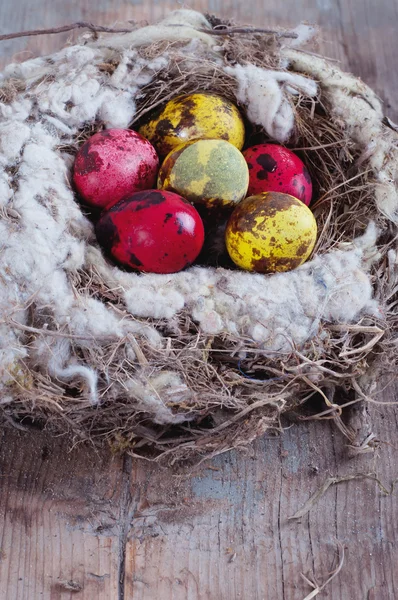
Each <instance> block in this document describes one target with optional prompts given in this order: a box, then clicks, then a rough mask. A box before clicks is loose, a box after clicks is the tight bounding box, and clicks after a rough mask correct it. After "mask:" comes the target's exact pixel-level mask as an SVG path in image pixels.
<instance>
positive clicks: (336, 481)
mask: <svg viewBox="0 0 398 600" xmlns="http://www.w3.org/2000/svg"><path fill="white" fill-rule="evenodd" d="M355 479H370V480H371V481H375V482H376V483H377V485H378V486H379V489H380V490H381V491H382V492H383V494H385V495H386V496H390V495H391V494H392V493H393V492H394V489H395V485H396V483H397V480H394V481H393V482H392V484H391V489H390V490H388V489H387V488H386V486H385V485H383V483H382V482H381V481H380V479H379V478H378V477H377V476H376V475H375V474H374V473H354V474H353V475H344V476H343V477H329V478H328V479H326V481H325V482H324V484H323V485H322V486H321V487H320V488H319V490H317V491H316V492H315V494H313V495H312V496H311V497H310V498H309V499H308V500H307V502H306V503H305V504H304V506H303V507H302V508H301V509H300V510H298V511H297V512H296V513H295V514H294V515H293V516H292V517H289V521H290V520H293V519H301V518H302V517H304V516H305V515H306V514H307V513H309V512H310V510H311V508H313V506H314V505H315V504H316V503H317V502H318V500H320V499H321V498H322V496H323V495H324V494H325V492H327V490H328V489H329V488H330V486H331V485H337V484H339V483H343V482H344V481H353V480H355Z"/></svg>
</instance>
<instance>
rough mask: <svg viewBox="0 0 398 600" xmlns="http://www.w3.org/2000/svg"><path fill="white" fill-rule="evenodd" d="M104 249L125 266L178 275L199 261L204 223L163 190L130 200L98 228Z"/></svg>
mask: <svg viewBox="0 0 398 600" xmlns="http://www.w3.org/2000/svg"><path fill="white" fill-rule="evenodd" d="M96 234H97V239H98V241H99V243H100V244H101V246H102V247H103V248H104V249H105V250H106V251H107V252H108V253H109V254H110V255H111V256H112V257H113V258H114V259H115V261H117V262H118V263H121V264H122V265H125V266H128V267H131V268H133V269H136V270H138V271H145V272H147V273H176V272H177V271H181V269H184V267H187V266H189V265H190V264H191V263H193V261H194V260H195V259H196V258H197V256H198V254H199V252H200V251H201V249H202V246H203V242H204V228H203V222H202V219H201V218H200V216H199V213H198V211H197V210H196V208H194V207H193V206H192V204H190V203H189V202H188V201H187V200H185V199H184V198H182V196H179V195H178V194H174V192H165V191H163V190H146V191H144V192H137V193H135V194H131V195H130V196H127V197H126V198H124V199H123V200H121V201H120V202H118V203H117V204H115V205H114V206H113V207H112V208H111V209H110V210H108V211H107V212H104V213H103V214H102V216H101V218H100V220H99V221H98V223H97V225H96Z"/></svg>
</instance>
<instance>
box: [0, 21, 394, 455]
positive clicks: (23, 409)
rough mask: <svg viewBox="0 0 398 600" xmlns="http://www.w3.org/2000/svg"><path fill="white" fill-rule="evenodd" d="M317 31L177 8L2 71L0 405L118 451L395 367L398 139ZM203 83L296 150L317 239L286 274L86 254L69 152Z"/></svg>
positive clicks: (207, 435) (21, 420) (250, 124)
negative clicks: (237, 22)
mask: <svg viewBox="0 0 398 600" xmlns="http://www.w3.org/2000/svg"><path fill="white" fill-rule="evenodd" d="M312 34H313V31H312V30H311V28H310V27H307V26H300V27H298V28H297V29H296V30H294V31H290V32H286V31H266V30H256V29H254V28H239V27H234V26H232V25H231V24H230V23H223V22H221V21H219V20H218V19H215V18H214V17H204V16H203V15H201V14H199V13H194V12H192V11H176V12H174V13H171V15H169V17H167V19H165V20H164V21H162V22H161V23H159V24H157V25H151V26H146V27H132V30H131V31H129V32H124V33H118V34H115V33H114V34H112V35H109V34H107V36H103V37H101V38H98V36H97V35H94V36H93V35H92V34H90V35H89V36H86V37H83V38H82V39H81V41H80V42H79V43H78V44H76V45H72V46H68V47H66V48H65V49H63V50H61V51H60V52H58V53H56V54H54V55H52V56H47V57H43V58H38V59H34V60H29V61H27V62H25V63H22V64H19V65H10V66H9V67H7V68H6V70H5V72H4V73H3V75H2V79H1V80H0V86H1V87H0V114H1V122H0V161H1V166H2V172H1V173H0V239H1V251H0V282H1V287H0V336H1V337H0V392H1V399H0V408H1V411H0V415H1V418H2V419H3V420H4V421H7V422H8V423H11V424H13V425H15V426H17V427H25V426H27V425H29V424H33V425H35V426H40V427H46V428H48V429H49V430H50V431H52V432H55V433H60V432H70V433H71V434H73V436H74V438H75V439H82V440H85V439H90V440H94V441H97V442H101V441H104V440H106V441H107V442H108V443H109V444H110V445H111V446H112V448H113V449H115V450H127V451H128V452H130V453H131V454H133V455H140V456H145V457H149V458H158V457H160V456H169V457H171V458H172V460H176V459H180V458H185V457H187V456H190V455H195V456H199V457H200V456H208V455H211V454H215V453H218V452H222V451H225V450H228V449H230V448H233V447H239V446H242V445H245V444H248V443H250V442H251V441H252V440H253V439H255V438H256V437H257V436H259V435H262V434H263V433H264V432H266V431H267V430H272V431H275V430H279V429H281V427H282V425H281V415H282V414H283V413H287V412H292V411H296V413H298V414H300V413H301V412H302V406H303V404H304V403H305V402H306V401H307V400H308V399H309V398H311V397H312V398H315V399H316V403H314V405H315V406H317V412H318V413H319V414H318V416H321V417H326V418H330V417H333V418H335V420H336V422H337V424H339V425H340V427H341V428H342V429H343V431H344V433H345V434H346V435H347V437H348V438H349V442H350V444H351V445H357V446H358V447H360V448H362V449H364V448H365V447H368V446H369V443H370V441H371V437H372V436H367V437H366V439H358V438H357V437H356V436H355V433H354V431H353V430H352V429H351V428H350V426H349V424H348V425H347V424H344V422H343V420H342V418H341V416H342V412H343V409H344V408H345V406H346V405H347V406H349V405H355V404H356V403H358V402H366V401H369V400H372V399H374V393H375V389H376V380H377V376H378V374H379V373H380V372H381V371H382V372H383V373H388V372H394V369H395V365H396V331H397V318H396V316H395V313H396V310H395V307H396V302H397V295H396V292H397V287H396V286H397V259H396V245H395V244H396V235H397V230H396V223H397V218H398V211H397V207H398V191H397V182H398V149H397V146H398V135H397V133H396V131H394V127H393V125H392V124H391V123H388V122H387V123H386V122H385V121H384V120H383V114H382V109H381V105H380V101H379V100H378V98H377V97H376V95H375V94H374V92H373V91H372V90H371V89H369V87H367V86H366V85H365V84H364V83H363V82H361V81H360V80H359V79H357V78H355V77H353V76H351V75H349V74H346V73H343V72H342V71H341V70H339V68H338V67H337V66H336V65H335V64H332V63H330V62H328V61H327V60H325V59H323V58H322V57H319V56H318V55H315V54H313V53H311V52H308V51H304V50H302V45H303V44H305V43H306V42H307V41H308V40H309V38H310V37H311V35H312ZM206 90H209V91H212V92H215V93H218V94H220V95H222V96H224V97H226V98H229V99H231V100H233V101H234V102H235V103H236V104H237V105H238V106H239V107H240V109H241V111H242V113H243V114H244V115H245V118H246V124H247V139H248V143H257V142H259V141H266V140H272V141H278V142H279V143H283V144H286V145H287V146H288V147H289V148H291V149H293V150H294V151H296V152H297V153H298V154H299V156H301V158H303V160H304V161H305V163H306V165H307V167H308V169H309V170H310V173H311V176H312V180H313V182H314V188H315V199H314V201H313V204H312V206H311V208H312V210H313V212H314V215H315V217H316V220H317V223H318V239H317V243H316V247H315V249H314V252H313V255H312V257H311V259H310V260H309V261H308V262H307V263H306V264H305V265H303V266H302V267H300V268H298V269H296V270H295V271H292V272H290V273H283V274H274V275H260V274H252V273H245V272H241V271H238V270H234V269H231V268H230V267H229V265H228V264H225V265H224V255H223V248H222V245H221V249H219V248H213V249H210V250H209V253H208V256H207V259H206V260H205V261H204V262H202V263H201V264H198V265H196V266H192V267H190V268H189V269H187V270H186V271H183V272H181V273H177V274H174V275H154V274H137V273H128V272H125V271H123V270H121V269H119V268H118V267H116V266H114V265H113V264H111V263H110V262H108V260H107V259H106V258H105V257H104V256H103V254H102V253H101V251H100V249H99V247H98V245H97V242H96V239H95V236H94V228H93V219H92V218H91V217H92V216H91V215H87V212H86V210H85V209H83V208H82V207H81V205H80V204H79V202H78V201H77V198H76V194H75V193H74V190H73V187H72V185H71V167H72V165H73V159H74V155H75V153H76V151H77V150H78V148H79V147H80V145H81V144H82V143H83V142H84V141H85V140H86V139H87V137H88V136H90V135H91V134H93V133H94V132H96V131H99V130H101V129H103V128H108V127H133V128H137V127H138V125H139V123H140V122H142V120H143V119H145V117H146V115H148V114H150V113H151V112H152V111H153V110H154V109H156V108H158V107H160V106H162V105H163V104H164V103H165V102H166V101H167V100H168V99H170V98H172V97H174V96H176V95H178V94H181V93H188V92H194V91H206Z"/></svg>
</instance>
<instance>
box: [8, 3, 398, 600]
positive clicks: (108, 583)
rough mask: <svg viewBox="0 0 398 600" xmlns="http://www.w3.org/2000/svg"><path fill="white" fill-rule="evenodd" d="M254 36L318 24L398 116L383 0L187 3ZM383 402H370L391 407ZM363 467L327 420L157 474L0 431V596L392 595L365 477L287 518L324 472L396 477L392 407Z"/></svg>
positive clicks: (384, 532) (388, 514)
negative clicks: (340, 550) (246, 27)
mask: <svg viewBox="0 0 398 600" xmlns="http://www.w3.org/2000/svg"><path fill="white" fill-rule="evenodd" d="M176 7H178V4H176V3H174V2H162V1H159V0H148V1H144V0H142V1H140V0H131V1H130V2H123V1H122V0H113V1H109V0H97V2H96V3H95V4H94V3H90V2H89V0H84V1H81V0H51V1H50V0H30V1H29V2H27V0H13V1H11V0H2V2H1V5H0V31H1V32H4V33H6V32H11V31H20V30H23V29H32V28H36V27H50V26H57V25H61V24H65V23H69V22H74V21H78V20H82V19H84V20H90V21H92V22H95V23H100V24H109V23H116V22H118V21H123V20H126V19H135V20H142V19H148V20H152V19H154V18H158V17H161V16H162V14H164V13H165V12H166V11H167V10H169V9H170V8H176ZM190 7H192V8H197V9H199V10H203V11H210V12H217V13H219V14H221V15H224V16H228V17H231V16H232V17H234V18H235V19H236V20H238V21H243V22H253V23H256V24H262V25H276V24H281V25H285V26H292V25H295V24H296V23H297V22H298V21H300V20H308V21H311V22H316V23H318V24H319V25H320V26H321V27H322V28H323V33H322V36H321V40H320V46H319V50H320V51H321V52H323V53H324V54H326V55H328V56H331V57H334V58H337V59H339V60H340V61H341V64H342V66H343V67H344V68H346V69H348V70H351V71H354V72H355V73H357V74H358V75H360V76H361V77H362V78H363V79H364V80H365V81H367V82H368V83H370V84H371V85H372V86H373V87H375V89H376V90H377V91H378V92H379V94H380V96H381V97H382V98H383V100H384V101H385V107H386V113H387V114H389V116H390V117H391V118H393V119H394V118H395V119H397V118H398V69H396V67H395V62H396V56H395V52H396V48H397V45H396V29H397V25H398V2H397V0H383V1H382V2H373V1H372V0H345V1H344V2H341V1H340V0H339V1H335V2H333V1H332V0H317V1H316V2H315V1H313V0H302V1H301V2H296V1H295V0H285V1H284V2H279V3H275V2H271V1H270V0H252V1H251V2H244V1H243V0H192V2H191V3H190ZM67 39H68V35H64V36H52V37H51V36H49V37H46V38H30V39H26V38H25V39H24V40H16V41H12V42H3V43H0V65H4V64H6V63H7V62H9V61H10V60H11V59H15V60H21V59H24V58H27V57H29V56H34V55H37V54H42V53H43V52H51V51H54V50H55V49H56V48H58V47H60V46H61V45H62V44H63V43H64V42H65V41H66V40H67ZM394 397H395V396H394V394H393V392H392V391H390V392H385V393H384V394H383V395H382V396H380V399H382V400H384V401H393V400H394ZM372 416H373V422H374V430H375V432H376V433H377V435H378V437H379V439H380V440H381V441H382V443H381V445H380V450H379V451H378V452H377V454H376V456H370V455H362V456H360V457H357V458H355V459H349V458H348V456H347V453H346V452H345V450H344V442H343V440H342V438H341V436H340V434H339V433H338V432H337V431H336V430H335V429H334V427H333V426H332V425H331V424H329V423H327V422H324V423H304V424H301V425H298V426H294V427H292V428H290V429H288V430H287V431H286V432H285V433H284V435H283V436H282V437H281V438H276V439H266V440H261V441H259V442H257V443H256V444H255V445H254V447H253V449H252V450H251V452H249V453H247V454H242V453H230V454H228V455H225V456H222V457H218V458H217V459H215V460H213V461H211V462H210V463H205V464H202V465H201V466H200V467H198V468H195V469H188V470H186V471H180V472H178V473H170V472H169V471H165V470H163V469H160V468H159V467H156V466H154V465H151V464H149V463H136V462H133V461H132V460H131V459H125V460H121V459H119V458H112V457H110V456H109V455H107V454H106V453H102V454H98V453H97V452H95V451H94V450H93V449H92V448H87V447H82V446H80V447H79V446H78V447H76V448H75V449H73V450H72V451H71V452H68V442H67V440H65V439H63V438H58V439H55V440H51V439H49V438H48V436H47V435H46V434H45V433H39V432H32V433H23V432H14V431H4V432H3V433H0V444H1V445H0V600H36V599H43V600H58V599H59V600H73V599H75V598H76V599H82V600H91V599H94V598H95V599H98V600H108V599H111V600H122V599H124V600H159V599H160V598H162V600H180V599H181V600H238V599H241V600H275V599H277V600H303V599H304V598H305V597H306V595H307V594H309V593H310V592H311V588H310V587H309V586H308V585H307V584H306V583H305V582H304V580H303V579H302V577H301V576H300V573H301V572H302V573H304V574H305V575H306V576H307V577H309V578H310V579H311V578H313V577H314V576H315V577H316V578H317V581H318V583H319V584H322V583H323V582H324V581H325V580H326V579H327V577H328V573H329V572H330V571H331V570H332V569H333V568H335V566H336V549H337V546H338V543H340V544H343V546H344V547H345V562H344V566H343V569H342V571H341V572H340V574H339V575H338V577H336V578H335V579H334V580H333V581H332V582H331V583H330V584H329V585H328V587H327V588H326V589H325V591H324V592H323V593H322V594H320V597H329V598H333V600H393V599H395V598H397V597H398V592H396V591H395V590H396V588H397V587H398V582H397V578H398V575H397V570H396V565H397V563H398V532H397V526H396V523H397V521H398V507H397V497H396V495H395V494H392V495H390V496H385V495H384V494H383V493H381V491H380V489H379V488H378V486H377V485H376V484H375V483H374V482H373V481H370V480H354V481H351V482H347V483H341V484H339V485H338V486H333V487H331V488H330V489H329V490H328V491H327V492H326V494H325V495H324V496H323V497H322V498H321V499H320V500H319V502H318V503H317V504H316V506H315V507H314V508H313V509H312V510H311V512H310V513H309V515H307V516H305V517H303V518H302V520H301V522H297V521H289V520H288V518H289V516H291V515H292V514H293V513H294V512H295V511H296V510H297V509H298V508H300V507H301V506H302V505H303V504H304V502H305V501H306V500H307V499H308V497H309V496H310V495H311V494H312V493H313V492H314V491H315V490H316V489H318V488H319V486H321V485H322V483H323V482H324V480H325V479H326V478H327V477H328V476H330V475H333V476H339V475H340V476H341V475H346V474H348V473H357V472H361V473H368V472H371V471H375V472H377V474H378V476H379V477H380V478H381V480H382V481H383V482H384V483H385V484H386V485H388V484H390V483H391V482H392V481H393V480H394V479H395V478H396V477H398V460H397V453H398V447H397V446H398V442H396V440H395V438H396V437H397V436H396V431H397V411H396V409H394V408H393V407H392V408H389V409H385V408H380V407H377V406H375V407H373V410H372Z"/></svg>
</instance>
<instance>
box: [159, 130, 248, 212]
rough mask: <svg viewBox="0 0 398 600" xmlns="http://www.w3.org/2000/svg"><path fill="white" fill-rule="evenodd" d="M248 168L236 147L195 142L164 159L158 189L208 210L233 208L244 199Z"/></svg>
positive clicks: (208, 141) (219, 141)
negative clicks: (167, 191)
mask: <svg viewBox="0 0 398 600" xmlns="http://www.w3.org/2000/svg"><path fill="white" fill-rule="evenodd" d="M248 185H249V169H248V167H247V163H246V161H245V158H244V156H243V154H242V153H241V152H239V150H238V149H237V148H235V146H233V145H232V144H230V143H229V142H224V141H223V140H196V141H195V140H194V141H192V142H187V143H186V144H182V145H180V146H179V147H178V148H176V150H174V151H172V152H170V154H169V155H168V156H167V157H166V159H165V160H164V162H163V164H162V166H161V168H160V171H159V176H158V187H159V188H161V189H164V190H170V191H172V192H176V193H177V194H180V196H183V197H184V198H186V199H187V200H189V201H191V202H194V203H196V204H201V205H205V207H206V208H207V209H210V210H213V209H215V208H225V207H228V206H234V205H235V204H237V203H238V202H240V201H241V200H242V198H244V197H245V195H246V192H247V188H248Z"/></svg>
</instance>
